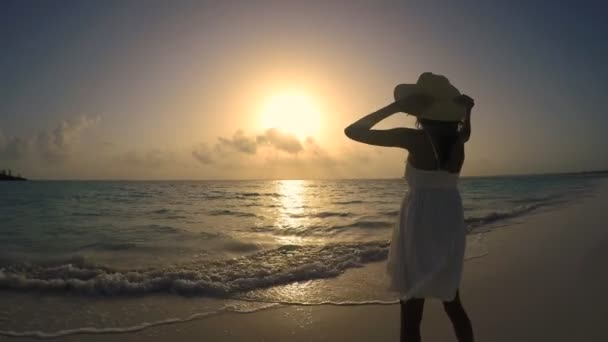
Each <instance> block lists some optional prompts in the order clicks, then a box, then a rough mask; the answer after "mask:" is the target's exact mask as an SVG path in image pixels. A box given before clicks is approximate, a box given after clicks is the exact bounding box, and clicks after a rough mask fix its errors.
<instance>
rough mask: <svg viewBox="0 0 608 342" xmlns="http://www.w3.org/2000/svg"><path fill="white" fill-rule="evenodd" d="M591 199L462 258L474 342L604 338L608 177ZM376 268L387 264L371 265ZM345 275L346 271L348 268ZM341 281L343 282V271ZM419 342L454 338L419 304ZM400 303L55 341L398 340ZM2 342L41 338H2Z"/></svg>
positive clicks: (433, 306) (524, 222)
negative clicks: (421, 313) (421, 310)
mask: <svg viewBox="0 0 608 342" xmlns="http://www.w3.org/2000/svg"><path fill="white" fill-rule="evenodd" d="M598 183H599V186H598V188H597V190H596V191H595V192H594V193H593V194H592V195H590V196H589V197H586V198H582V199H580V200H579V201H578V202H575V203H569V204H567V205H564V206H563V207H560V208H559V209H557V210H552V211H548V212H541V213H534V214H531V215H528V216H526V217H523V218H521V219H520V220H519V221H520V222H516V223H514V224H512V225H509V226H506V227H503V228H499V229H497V230H494V231H492V232H490V233H487V234H486V236H485V243H486V246H487V250H488V252H489V254H488V255H487V256H484V257H482V258H476V259H472V260H468V261H467V262H465V268H464V275H463V281H462V287H461V298H462V300H463V303H464V305H465V307H466V309H467V311H468V313H469V315H470V317H471V321H472V323H473V328H474V331H475V337H476V341H492V342H499V341H509V342H511V341H553V342H555V341H597V342H600V341H602V342H604V341H608V298H607V297H606V296H605V291H606V290H608V181H606V180H598ZM368 267H369V268H370V270H371V271H372V272H371V273H372V274H373V273H374V272H381V271H382V270H383V268H384V262H381V263H375V264H370V265H369V266H368ZM347 273H348V272H347ZM344 276H347V275H346V274H345V275H344ZM422 324H423V327H422V335H423V341H456V338H455V337H454V335H453V332H452V327H451V325H450V322H449V320H448V319H447V316H446V315H445V313H444V312H443V310H442V306H441V303H440V302H439V301H436V300H429V301H427V304H426V306H425V311H424V319H423V323H422ZM398 338H399V305H357V306H330V305H318V306H289V305H287V306H278V307H275V308H272V309H266V310H262V311H259V312H255V313H246V314H244V313H224V314H221V315H217V316H213V317H209V318H204V319H199V320H193V321H190V322H186V323H177V324H169V325H161V326H156V327H151V328H148V329H144V330H141V331H139V332H134V333H125V334H107V335H73V336H66V337H62V338H58V339H55V340H56V341H139V340H147V341H168V340H173V341H398ZM0 339H2V340H15V341H33V340H36V341H39V340H37V339H29V338H9V337H0Z"/></svg>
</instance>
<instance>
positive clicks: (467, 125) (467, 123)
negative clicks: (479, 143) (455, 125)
mask: <svg viewBox="0 0 608 342" xmlns="http://www.w3.org/2000/svg"><path fill="white" fill-rule="evenodd" d="M470 137H471V110H470V109H469V110H468V111H467V116H466V117H465V118H464V122H463V123H462V128H461V129H460V139H461V140H462V142H467V141H469V138H470Z"/></svg>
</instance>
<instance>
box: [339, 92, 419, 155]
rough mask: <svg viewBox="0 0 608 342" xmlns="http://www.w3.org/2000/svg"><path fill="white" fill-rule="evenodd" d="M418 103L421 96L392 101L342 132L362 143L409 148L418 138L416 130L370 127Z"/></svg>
mask: <svg viewBox="0 0 608 342" xmlns="http://www.w3.org/2000/svg"><path fill="white" fill-rule="evenodd" d="M420 103H421V98H420V97H416V96H412V97H410V98H406V99H403V100H399V101H396V102H393V103H391V104H389V105H388V106H386V107H383V108H380V109H379V110H377V111H375V112H373V113H371V114H369V115H366V116H364V117H363V118H361V119H359V120H357V121H355V122H354V123H353V124H351V125H350V126H348V127H346V128H345V129H344V134H346V136H347V137H349V138H350V139H353V140H355V141H358V142H362V143H364V144H369V145H376V146H386V147H401V148H404V149H408V150H410V149H411V148H412V146H413V145H414V144H415V141H417V140H418V136H419V133H420V132H418V130H415V129H409V128H404V127H399V128H391V129H385V130H379V129H372V127H374V126H375V125H376V124H377V123H378V122H380V121H382V120H384V119H386V118H387V117H389V116H391V115H393V114H395V113H398V112H401V111H405V110H404V109H405V108H411V107H412V106H420Z"/></svg>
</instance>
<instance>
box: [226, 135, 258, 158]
mask: <svg viewBox="0 0 608 342" xmlns="http://www.w3.org/2000/svg"><path fill="white" fill-rule="evenodd" d="M218 140H219V142H218V145H217V146H218V149H219V150H222V149H223V148H228V149H233V150H235V151H237V152H241V153H246V154H255V152H256V151H257V143H256V140H255V139H253V138H249V137H246V136H245V134H244V133H243V131H242V130H240V129H239V130H237V131H236V132H235V133H234V135H233V136H232V138H231V139H228V138H222V137H219V138H218Z"/></svg>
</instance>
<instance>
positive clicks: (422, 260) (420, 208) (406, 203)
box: [344, 73, 474, 342]
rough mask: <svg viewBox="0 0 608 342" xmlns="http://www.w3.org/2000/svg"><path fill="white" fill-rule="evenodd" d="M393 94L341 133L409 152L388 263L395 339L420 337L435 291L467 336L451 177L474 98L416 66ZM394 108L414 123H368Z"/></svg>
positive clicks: (461, 244)
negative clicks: (413, 79) (396, 309)
mask: <svg viewBox="0 0 608 342" xmlns="http://www.w3.org/2000/svg"><path fill="white" fill-rule="evenodd" d="M395 99H396V101H395V102H393V103H391V104H389V105H388V106H386V107H384V108H382V109H380V110H378V111H376V112H374V113H372V114H369V115H367V116H365V117H363V118H362V119H360V120H358V121H356V122H355V123H353V124H352V125H350V126H348V127H347V128H346V129H345V130H344V133H345V134H346V135H347V136H348V137H349V138H351V139H353V140H355V141H359V142H362V143H366V144H370V145H376V146H387V147H400V148H404V149H406V150H408V151H409V156H408V158H407V162H406V173H405V176H406V177H405V178H406V181H407V183H408V186H409V192H408V194H407V195H406V196H405V198H404V199H403V202H402V204H401V209H400V211H399V224H398V225H396V226H395V229H394V231H393V237H392V241H391V246H390V251H389V260H388V263H387V265H388V267H387V271H388V274H389V276H390V278H391V288H392V289H394V290H396V291H398V292H399V293H400V304H401V340H402V341H408V342H410V341H420V322H421V319H422V311H423V307H424V298H438V299H441V300H442V301H443V306H444V308H445V311H446V313H447V314H448V316H449V318H450V320H451V321H452V324H453V326H454V330H455V332H456V336H457V337H458V340H459V341H460V342H465V341H466V342H470V341H473V329H472V327H471V322H470V320H469V318H468V316H467V314H466V312H465V310H464V308H463V307H462V304H461V302H460V297H459V293H458V288H459V285H460V279H461V275H462V265H463V258H464V249H465V234H466V231H465V224H464V215H463V209H462V202H461V198H460V193H459V191H458V177H459V174H460V170H461V168H462V165H463V162H464V144H465V143H466V142H467V141H468V140H469V136H470V134H471V109H472V108H473V106H474V101H473V99H472V98H470V97H468V96H467V95H461V94H460V92H459V91H458V90H457V89H456V88H455V87H454V86H452V85H451V84H450V83H449V81H448V79H447V78H445V77H444V76H441V75H435V74H432V73H423V74H422V75H421V76H420V78H419V79H418V82H417V83H416V84H402V85H399V86H397V87H396V88H395ZM398 112H405V113H409V114H412V115H415V116H416V117H417V122H416V126H417V127H418V129H410V128H393V129H387V130H375V129H372V127H373V126H374V125H376V124H377V123H378V122H380V121H382V120H383V119H385V118H387V117H389V116H390V115H392V114H395V113H398Z"/></svg>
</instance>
